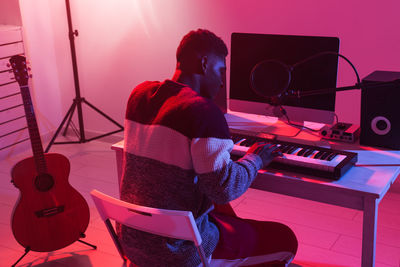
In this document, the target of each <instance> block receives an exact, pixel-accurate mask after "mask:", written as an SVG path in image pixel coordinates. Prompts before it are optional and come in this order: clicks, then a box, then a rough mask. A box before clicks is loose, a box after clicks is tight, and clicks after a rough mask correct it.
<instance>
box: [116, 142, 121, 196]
mask: <svg viewBox="0 0 400 267" xmlns="http://www.w3.org/2000/svg"><path fill="white" fill-rule="evenodd" d="M115 158H116V160H117V173H118V189H119V190H121V180H122V149H120V150H115Z"/></svg>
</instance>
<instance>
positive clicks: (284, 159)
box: [231, 133, 358, 180]
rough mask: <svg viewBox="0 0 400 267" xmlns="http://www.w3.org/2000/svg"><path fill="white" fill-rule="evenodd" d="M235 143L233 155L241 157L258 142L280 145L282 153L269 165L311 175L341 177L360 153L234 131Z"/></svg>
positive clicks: (232, 134)
mask: <svg viewBox="0 0 400 267" xmlns="http://www.w3.org/2000/svg"><path fill="white" fill-rule="evenodd" d="M231 138H232V140H233V143H234V144H235V145H234V147H233V150H232V152H231V155H232V157H233V158H234V159H235V158H239V157H242V156H243V155H245V154H246V152H247V150H248V149H249V148H250V146H252V145H253V144H254V143H256V142H269V143H273V144H277V145H278V146H279V149H280V151H281V152H282V154H283V155H282V156H278V157H275V158H274V160H273V161H272V162H271V163H270V164H269V165H268V167H267V168H273V169H276V170H287V171H291V172H295V173H303V174H308V175H312V176H317V177H322V178H328V179H332V180H338V179H339V178H340V177H341V176H342V175H343V174H344V173H345V172H346V171H347V170H349V169H350V168H351V167H352V166H353V165H354V164H355V163H356V162H357V156H358V155H357V153H354V152H348V151H342V150H334V149H329V148H323V147H318V146H312V145H303V144H298V143H292V142H286V141H277V140H270V139H267V138H263V137H260V136H252V135H247V134H238V133H231Z"/></svg>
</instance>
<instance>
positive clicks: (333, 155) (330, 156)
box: [326, 153, 337, 161]
mask: <svg viewBox="0 0 400 267" xmlns="http://www.w3.org/2000/svg"><path fill="white" fill-rule="evenodd" d="M336 156H337V154H336V153H331V154H330V155H329V156H328V157H327V158H326V160H328V161H331V160H333V158H334V157H336Z"/></svg>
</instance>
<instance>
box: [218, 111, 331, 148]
mask: <svg viewBox="0 0 400 267" xmlns="http://www.w3.org/2000/svg"><path fill="white" fill-rule="evenodd" d="M225 118H226V120H227V122H228V125H229V128H230V129H234V130H237V131H240V132H243V133H246V132H249V133H253V134H254V133H256V134H262V135H263V136H265V137H266V138H270V139H275V138H276V139H278V140H285V141H290V140H291V139H292V138H293V139H294V138H296V137H297V136H298V135H299V134H300V133H301V127H300V125H304V126H307V127H310V128H312V129H316V130H318V129H320V128H322V127H323V126H324V125H325V124H321V123H312V122H303V123H301V122H295V123H296V124H298V125H299V127H297V126H292V125H289V124H288V123H287V122H285V121H282V120H280V119H278V118H277V117H269V116H263V115H257V114H250V113H242V112H235V111H231V110H229V111H228V113H226V114H225ZM316 135H317V134H316ZM318 139H319V137H318Z"/></svg>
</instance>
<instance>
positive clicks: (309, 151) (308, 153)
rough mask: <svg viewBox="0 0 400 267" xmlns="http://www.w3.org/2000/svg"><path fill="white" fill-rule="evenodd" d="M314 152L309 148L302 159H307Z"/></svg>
mask: <svg viewBox="0 0 400 267" xmlns="http://www.w3.org/2000/svg"><path fill="white" fill-rule="evenodd" d="M313 152H314V149H312V148H310V149H308V150H307V151H306V152H305V153H304V154H303V157H308V156H310V155H311V154H312V153H313Z"/></svg>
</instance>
